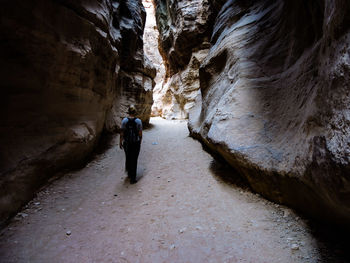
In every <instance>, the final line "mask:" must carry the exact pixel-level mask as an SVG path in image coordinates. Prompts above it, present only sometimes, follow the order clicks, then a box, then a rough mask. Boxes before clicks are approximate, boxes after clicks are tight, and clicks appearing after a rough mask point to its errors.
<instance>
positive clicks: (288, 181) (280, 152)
mask: <svg viewBox="0 0 350 263" xmlns="http://www.w3.org/2000/svg"><path fill="white" fill-rule="evenodd" d="M163 2H164V1H163ZM168 2H170V1H168ZM212 5H213V6H212V8H211V10H214V11H215V10H218V13H217V14H215V16H216V18H215V23H214V24H213V28H212V32H211V37H210V43H211V47H210V50H209V54H208V56H207V57H206V58H205V59H204V61H203V62H202V63H201V65H200V70H199V78H200V92H201V96H198V97H197V100H196V106H195V108H194V109H193V110H192V111H191V113H190V120H189V128H190V131H191V134H192V136H194V137H196V138H198V139H199V140H201V141H202V142H204V143H205V144H206V145H208V146H209V147H210V148H211V149H212V150H213V151H215V152H217V153H219V154H220V155H222V156H223V157H224V158H225V159H226V160H227V161H228V162H229V163H230V164H231V165H232V166H233V167H234V168H236V170H237V171H239V172H240V174H241V175H243V176H244V177H246V178H247V179H248V181H249V183H250V185H251V186H252V188H253V189H254V190H255V191H256V192H259V193H261V194H263V195H264V196H265V197H267V198H268V199H271V200H274V201H277V202H280V203H284V204H288V205H290V206H293V207H295V208H297V209H299V210H301V211H303V212H305V213H307V214H309V215H311V216H313V217H315V218H318V219H322V220H328V221H331V222H335V223H339V224H343V225H345V226H347V227H349V222H350V164H349V162H350V140H349V138H350V94H349V90H350V89H349V78H350V77H349V76H350V74H349V72H350V45H349V44H350V19H349V17H350V4H349V3H348V2H347V1H345V0H318V1H312V2H308V1H302V0H297V1H286V0H278V1H262V0H260V1H243V0H228V1H213V2H212ZM173 6H174V5H168V8H169V9H170V10H176V8H173ZM175 6H176V5H175ZM161 7H162V5H160V8H161ZM169 12H170V13H172V12H175V11H169ZM169 19H170V20H171V19H172V18H169ZM175 28H176V29H172V30H177V31H178V32H182V31H184V29H183V28H182V27H181V26H180V27H178V28H177V27H175ZM166 39H167V34H165V37H164V40H166ZM167 45H169V44H168V42H166V41H165V42H164V44H163V46H167ZM170 46H171V48H167V50H178V52H179V53H181V49H176V47H174V45H173V44H171V45H170ZM186 52H187V51H184V53H186ZM169 63H170V64H173V63H175V64H176V65H173V66H169V68H170V72H173V71H176V70H174V69H177V68H178V67H183V64H184V63H185V64H186V62H184V61H183V60H182V61H180V62H178V61H176V60H171V59H169Z"/></svg>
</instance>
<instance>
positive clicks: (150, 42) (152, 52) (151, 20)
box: [142, 0, 165, 116]
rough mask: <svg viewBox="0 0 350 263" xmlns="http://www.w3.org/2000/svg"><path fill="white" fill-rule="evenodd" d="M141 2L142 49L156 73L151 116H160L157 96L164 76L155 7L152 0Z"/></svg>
mask: <svg viewBox="0 0 350 263" xmlns="http://www.w3.org/2000/svg"><path fill="white" fill-rule="evenodd" d="M142 4H143V5H144V7H145V10H146V14H147V17H146V26H145V30H144V33H143V39H144V46H143V49H144V51H145V54H146V55H147V57H148V58H149V59H150V61H151V62H152V64H153V65H154V67H155V68H156V70H157V75H156V77H155V78H154V82H155V87H154V88H153V100H154V103H153V106H152V116H160V114H161V109H160V108H159V97H160V96H161V94H160V92H161V90H162V86H163V80H164V77H165V66H164V63H163V58H162V56H161V55H160V53H159V50H158V37H159V32H158V29H157V23H156V17H155V8H154V5H153V1H152V0H142Z"/></svg>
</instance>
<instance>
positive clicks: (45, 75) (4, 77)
mask: <svg viewBox="0 0 350 263" xmlns="http://www.w3.org/2000/svg"><path fill="white" fill-rule="evenodd" d="M0 13H1V20H0V21H1V22H0V23H1V24H0V27H1V35H0V38H1V41H0V56H1V59H0V63H1V73H0V74H1V91H2V95H1V103H0V107H1V111H0V112H1V117H0V118H1V120H0V133H1V137H0V145H1V148H0V149H1V150H0V223H1V222H3V220H5V219H6V218H7V217H8V216H9V215H10V214H11V213H13V212H15V211H16V210H17V209H18V208H19V207H20V206H21V205H23V204H24V203H25V202H26V201H28V200H29V199H30V198H31V197H32V196H33V193H34V192H35V190H36V189H38V187H40V185H42V183H43V182H45V181H46V180H47V178H49V177H50V176H52V175H53V174H54V173H55V172H56V171H57V170H59V169H61V168H63V167H71V166H72V165H75V164H77V163H79V162H80V161H82V160H83V159H84V158H85V157H86V156H87V155H88V154H89V153H90V152H91V151H92V150H93V147H94V146H95V144H96V142H97V141H98V138H99V136H100V134H101V132H102V130H103V129H105V130H115V129H118V127H119V126H120V122H121V117H122V116H124V115H125V111H126V109H127V106H128V105H129V104H130V103H134V104H136V106H137V107H138V108H139V111H140V116H141V118H142V120H143V121H144V122H148V120H149V117H150V111H151V105H152V87H153V80H152V79H153V77H154V76H155V69H154V68H153V67H152V66H151V64H150V63H148V62H147V61H146V60H145V59H144V55H143V42H142V34H143V27H144V21H145V11H144V8H143V6H142V4H141V3H140V2H139V1H138V0H128V1H110V0H95V1H92V0H89V1H88V0H80V1H72V0H64V1H54V0H45V1H43V0H34V1H17V0H11V1H9V0H5V1H2V2H1V10H0Z"/></svg>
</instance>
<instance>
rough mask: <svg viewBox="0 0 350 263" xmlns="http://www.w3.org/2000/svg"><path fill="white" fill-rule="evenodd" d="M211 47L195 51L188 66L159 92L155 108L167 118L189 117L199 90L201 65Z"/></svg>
mask: <svg viewBox="0 0 350 263" xmlns="http://www.w3.org/2000/svg"><path fill="white" fill-rule="evenodd" d="M208 51H209V49H200V50H199V51H196V52H193V54H192V58H191V60H190V62H189V64H188V66H187V67H186V68H185V69H184V70H183V71H180V72H178V73H176V74H174V75H173V76H171V77H170V78H169V79H168V81H167V82H165V83H164V85H163V86H162V88H161V89H160V91H158V92H157V94H156V95H157V97H156V99H155V102H154V105H153V108H156V109H158V113H159V115H160V116H162V117H164V118H166V119H188V112H189V110H190V109H191V108H192V107H194V105H195V100H196V97H197V96H198V95H199V94H200V91H199V88H200V87H199V66H200V63H201V62H202V61H203V59H204V58H205V57H206V56H207V54H208Z"/></svg>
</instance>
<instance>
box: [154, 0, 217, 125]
mask: <svg viewBox="0 0 350 263" xmlns="http://www.w3.org/2000/svg"><path fill="white" fill-rule="evenodd" d="M154 2H155V5H156V18H157V25H158V29H159V32H160V36H159V50H160V53H161V55H162V57H163V60H164V64H165V67H166V76H165V79H164V82H163V85H162V87H161V88H159V89H158V90H157V93H156V95H155V104H154V106H153V107H154V109H155V112H157V113H158V114H159V115H160V116H162V117H164V118H167V119H186V118H188V112H189V110H190V109H191V108H192V107H193V105H194V101H195V98H196V97H197V96H198V94H199V77H198V76H199V65H200V63H201V62H202V60H203V59H204V58H205V57H206V54H207V52H208V50H209V49H208V48H209V46H210V44H209V43H208V36H210V29H211V26H210V24H211V23H212V19H213V17H214V16H213V10H212V8H211V4H210V1H208V0H195V1H185V0H183V1H173V0H154Z"/></svg>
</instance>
